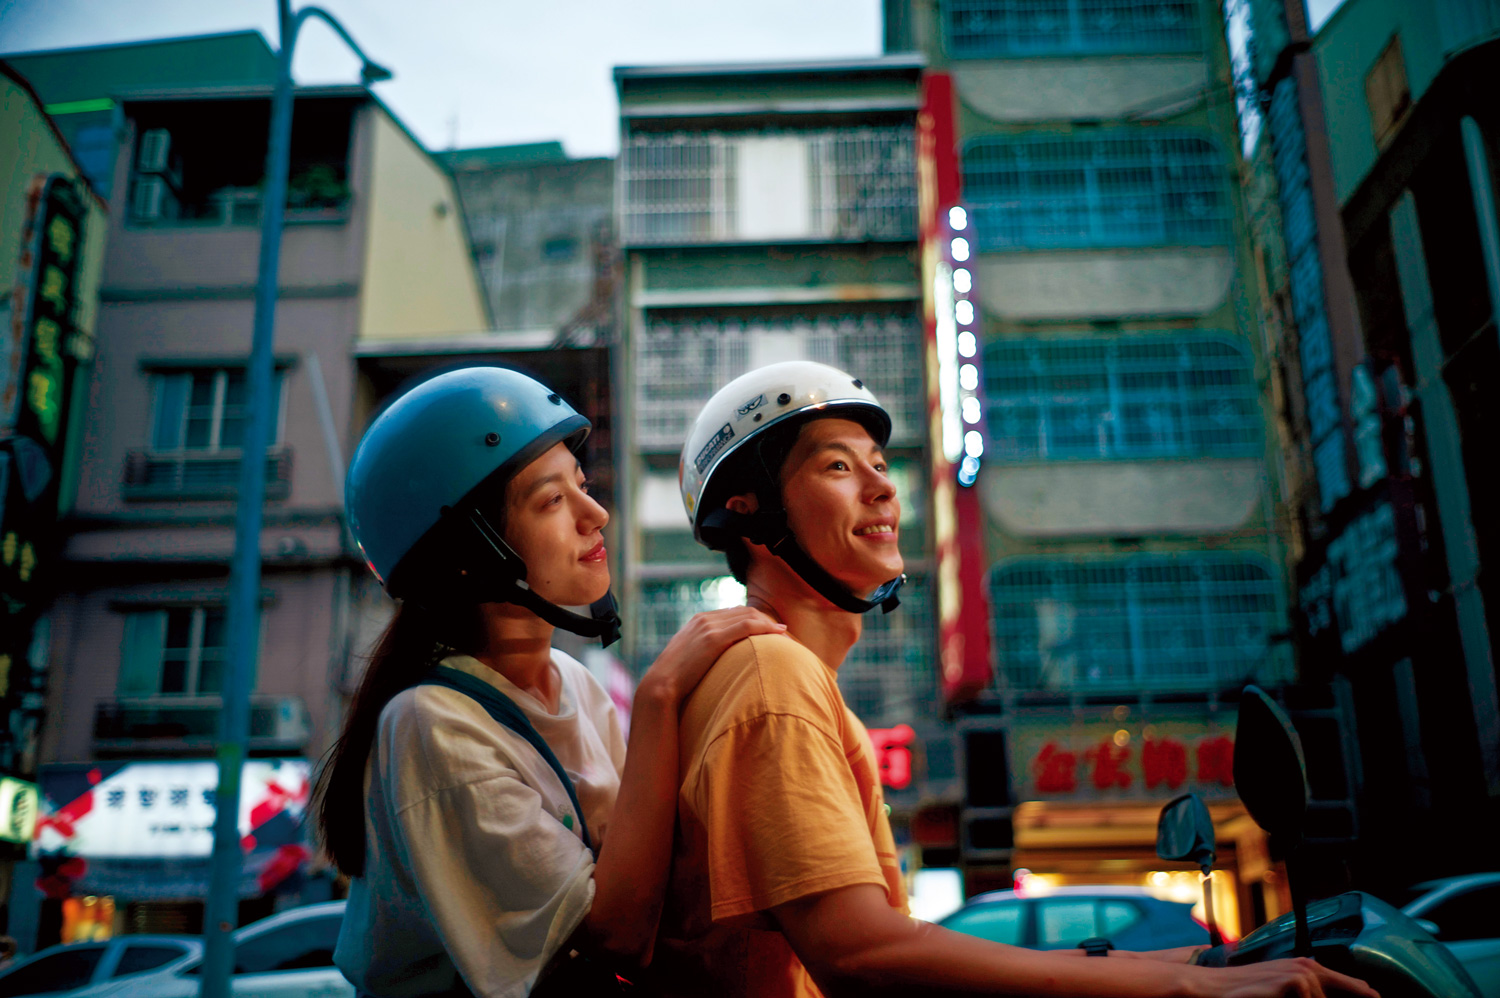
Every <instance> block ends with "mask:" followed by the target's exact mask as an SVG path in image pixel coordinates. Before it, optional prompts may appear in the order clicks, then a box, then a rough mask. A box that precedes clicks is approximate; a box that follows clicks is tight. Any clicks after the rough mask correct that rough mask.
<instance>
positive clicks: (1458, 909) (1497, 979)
mask: <svg viewBox="0 0 1500 998" xmlns="http://www.w3.org/2000/svg"><path fill="white" fill-rule="evenodd" d="M1409 893H1410V894H1411V895H1414V897H1413V898H1412V900H1410V901H1408V902H1407V903H1406V904H1404V905H1403V906H1402V907H1401V910H1402V911H1404V912H1406V913H1407V914H1408V915H1410V916H1411V917H1413V918H1417V919H1421V920H1422V921H1424V922H1426V923H1428V926H1427V928H1428V931H1429V932H1431V933H1432V934H1433V935H1434V936H1436V937H1437V939H1438V941H1439V942H1441V943H1442V944H1443V945H1445V946H1447V947H1448V949H1450V950H1451V951H1452V952H1453V955H1454V956H1455V957H1457V958H1458V962H1459V963H1461V964H1463V965H1464V969H1465V970H1467V971H1468V972H1469V976H1470V977H1472V978H1474V983H1475V984H1477V985H1479V993H1480V994H1482V995H1484V998H1500V872H1496V873H1468V874H1464V875H1463V876H1458V877H1444V878H1442V879H1441V880H1429V881H1427V882H1426V883H1421V884H1417V885H1416V886H1415V887H1413V888H1412V889H1411V891H1410V892H1409Z"/></svg>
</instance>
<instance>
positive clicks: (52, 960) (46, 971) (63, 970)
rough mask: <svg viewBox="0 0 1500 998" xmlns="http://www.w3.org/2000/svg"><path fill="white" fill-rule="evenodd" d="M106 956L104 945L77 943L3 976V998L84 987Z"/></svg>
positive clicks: (0, 994)
mask: <svg viewBox="0 0 1500 998" xmlns="http://www.w3.org/2000/svg"><path fill="white" fill-rule="evenodd" d="M103 956H104V947H103V946H75V947H73V948H71V949H69V950H67V951H66V952H62V953H54V954H53V955H51V956H44V957H42V958H41V959H40V960H33V961H31V962H30V963H28V964H26V966H24V967H20V968H18V969H16V970H14V971H12V972H11V973H9V974H7V975H6V976H5V977H4V978H3V979H0V998H11V996H12V995H34V994H43V993H47V992H52V991H71V990H73V989H74V988H81V987H83V986H84V985H86V984H88V983H89V978H91V977H92V976H93V975H94V968H95V967H97V966H98V965H99V960H100V958H102V957H103Z"/></svg>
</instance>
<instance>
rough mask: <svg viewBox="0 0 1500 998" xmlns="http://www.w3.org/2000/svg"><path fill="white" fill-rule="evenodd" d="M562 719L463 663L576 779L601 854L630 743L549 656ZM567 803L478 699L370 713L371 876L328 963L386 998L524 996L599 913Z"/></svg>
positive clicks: (585, 685) (587, 689)
mask: <svg viewBox="0 0 1500 998" xmlns="http://www.w3.org/2000/svg"><path fill="white" fill-rule="evenodd" d="M552 663H553V666H554V667H555V668H556V669H557V672H558V674H559V676H560V679H561V687H562V696H561V698H560V701H559V703H558V710H557V713H556V714H549V713H548V712H547V709H546V707H545V706H544V705H543V704H542V702H541V701H539V700H537V699H536V698H535V697H533V696H531V695H530V694H528V693H524V692H522V691H521V690H520V689H519V688H517V687H516V686H515V685H514V684H513V683H511V682H510V681H509V680H507V679H506V678H505V677H504V676H501V675H500V674H499V673H497V672H495V671H494V670H493V669H490V668H488V667H487V666H485V665H483V664H482V663H480V662H479V661H477V660H475V659H473V658H470V657H468V656H466V655H457V656H453V657H450V658H448V659H445V660H444V662H443V664H444V665H446V666H450V667H452V668H454V669H458V670H460V671H462V672H466V673H468V674H469V675H471V676H477V677H479V678H480V679H483V680H484V681H485V682H488V683H490V684H491V685H493V686H494V687H495V688H497V689H499V690H500V691H501V692H502V693H504V694H505V695H506V696H508V697H510V698H511V700H513V701H515V703H516V705H517V706H518V707H520V708H521V710H523V711H524V712H525V713H526V717H527V719H528V720H530V721H531V723H532V725H533V726H534V727H535V728H536V730H537V731H538V733H540V734H541V736H542V737H543V738H544V739H545V740H546V742H547V744H548V746H549V747H551V749H552V751H553V753H554V754H556V756H557V758H558V761H559V762H561V763H562V766H563V769H565V770H566V771H567V773H568V776H569V777H570V778H571V779H572V780H573V785H574V787H575V788H576V790H577V792H578V800H579V804H580V805H581V806H582V808H583V813H584V817H585V818H586V819H587V820H588V828H589V836H590V837H591V838H592V840H593V844H594V848H595V849H597V848H598V847H599V845H600V843H601V842H602V841H603V840H604V836H605V834H606V830H607V828H608V825H609V815H610V812H611V811H612V810H613V808H614V803H615V795H616V794H617V793H618V791H619V788H620V772H621V770H622V769H623V768H624V765H625V739H624V737H623V735H622V733H621V730H620V722H619V718H618V717H617V716H616V714H615V709H614V705H613V704H612V703H611V702H610V698H609V694H608V693H606V692H605V691H604V689H603V687H601V686H600V685H599V683H598V682H596V681H595V679H594V677H593V676H591V675H589V673H588V670H587V669H585V668H584V667H583V666H582V665H580V664H579V663H578V662H577V661H576V660H574V659H573V658H570V657H569V656H567V655H565V654H563V653H562V652H559V651H557V650H555V649H554V650H553V652H552ZM572 811H573V804H572V801H570V800H569V798H568V792H567V789H566V788H564V787H563V785H562V782H561V781H560V780H558V778H557V774H556V773H555V772H554V771H553V769H552V767H551V766H549V765H548V764H547V761H546V760H545V759H543V758H542V756H541V754H540V753H538V752H537V751H536V749H535V748H533V747H532V746H531V744H530V743H528V742H527V741H526V740H525V739H524V738H522V737H521V736H520V735H517V734H515V733H514V732H512V731H511V730H510V729H509V728H506V727H504V726H502V725H501V724H499V723H498V722H497V721H495V720H494V718H492V717H490V715H489V714H488V713H487V712H486V711H485V709H484V708H483V707H482V706H480V705H479V703H478V702H476V701H475V700H474V699H473V698H472V697H469V696H466V695H464V694H462V693H459V692H458V691H456V690H450V689H447V688H445V687H438V686H418V687H413V688H412V689H409V690H405V691H403V692H402V693H400V694H398V695H397V696H396V697H394V698H393V699H392V700H391V702H390V703H389V704H387V705H386V707H385V709H384V710H383V711H381V714H380V724H379V729H378V733H377V735H376V738H375V748H374V751H373V752H371V754H370V761H369V763H368V764H367V766H366V769H365V872H364V875H363V876H360V877H356V878H354V880H353V881H351V883H350V885H349V907H348V910H347V911H346V913H345V915H344V924H343V928H342V930H341V931H340V933H339V941H338V947H337V949H336V950H335V952H334V962H335V963H336V964H337V965H338V967H339V969H340V970H342V971H343V972H344V976H346V977H348V978H349V980H350V981H351V982H353V984H354V985H355V987H357V988H359V989H360V990H361V991H367V992H369V993H370V994H373V995H378V996H381V998H406V996H416V995H426V994H433V993H438V992H443V991H447V990H450V989H452V988H453V987H454V985H455V979H454V970H455V967H456V969H457V971H458V972H459V973H460V974H462V976H463V980H464V982H465V983H466V984H467V985H468V987H469V990H471V991H473V992H474V994H475V995H476V996H479V998H501V996H507V998H508V996H512V995H516V996H520V995H525V994H526V993H527V992H528V991H529V990H530V988H531V987H532V985H533V984H535V983H536V977H537V974H538V972H540V970H541V969H542V967H543V965H544V964H545V963H546V962H547V961H548V960H549V959H550V958H551V957H552V955H553V954H554V953H555V952H556V951H557V950H558V948H559V947H560V946H561V945H562V943H563V942H564V941H565V940H567V938H568V937H569V936H571V935H572V934H573V930H574V929H576V928H577V927H578V925H579V923H581V922H582V921H583V918H584V916H585V915H586V914H587V913H588V909H589V905H590V904H591V903H592V902H593V899H594V881H593V871H594V859H593V855H592V854H591V853H590V852H589V851H588V849H586V848H585V847H584V844H583V841H582V839H581V838H580V830H579V825H578V821H577V819H576V816H574V815H573V813H572Z"/></svg>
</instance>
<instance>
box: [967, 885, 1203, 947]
mask: <svg viewBox="0 0 1500 998" xmlns="http://www.w3.org/2000/svg"><path fill="white" fill-rule="evenodd" d="M1192 912H1193V906H1192V905H1191V904H1184V903H1181V902H1178V901H1163V900H1161V899H1160V898H1157V897H1154V896H1152V895H1151V894H1150V893H1148V892H1147V891H1146V890H1145V889H1144V888H1141V887H1058V888H1055V889H1053V890H1050V891H1048V892H1047V893H1046V894H1043V895H1035V894H1019V893H1017V892H1016V891H992V892H990V893H988V894H980V895H978V896H976V897H972V898H970V899H969V900H968V902H967V903H965V904H964V906H963V907H962V908H960V909H958V910H957V911H955V912H954V913H953V914H951V915H949V916H948V917H946V918H944V919H943V920H942V921H940V922H939V923H938V924H939V925H941V926H943V927H944V928H948V929H952V930H954V931H955V932H962V933H964V934H966V935H970V936H978V937H979V938H980V939H989V940H993V941H994V942H998V943H1009V944H1010V945H1012V946H1025V947H1026V948H1028V949H1070V948H1072V947H1074V946H1077V945H1078V944H1079V943H1081V942H1083V940H1085V939H1088V938H1090V937H1093V936H1102V937H1104V938H1105V939H1108V940H1109V941H1110V942H1112V943H1114V944H1115V946H1116V947H1117V948H1119V949H1128V950H1148V949H1168V948H1171V947H1173V946H1201V945H1204V944H1206V943H1207V942H1208V929H1207V928H1205V927H1204V926H1203V925H1202V924H1201V923H1199V922H1198V921H1197V919H1195V918H1194V917H1193V914H1192Z"/></svg>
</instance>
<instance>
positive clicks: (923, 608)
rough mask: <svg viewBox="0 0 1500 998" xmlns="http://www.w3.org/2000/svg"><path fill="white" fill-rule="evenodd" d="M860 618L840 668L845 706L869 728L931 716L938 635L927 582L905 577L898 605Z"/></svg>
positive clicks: (914, 576)
mask: <svg viewBox="0 0 1500 998" xmlns="http://www.w3.org/2000/svg"><path fill="white" fill-rule="evenodd" d="M864 617H865V626H864V634H863V635H862V636H861V637H860V639H859V642H858V643H857V644H855V646H854V647H853V648H851V649H850V650H849V656H848V657H847V658H845V659H844V664H843V665H841V666H839V670H838V678H839V689H840V690H842V691H843V694H844V702H845V703H847V704H848V705H849V709H851V710H853V711H854V713H855V715H856V716H857V717H858V718H859V719H860V720H861V721H863V722H864V723H865V724H866V725H867V726H870V727H888V726H891V725H895V724H910V723H912V721H914V720H921V719H930V718H932V717H935V716H936V713H937V703H938V689H937V675H936V673H935V672H934V670H933V667H932V663H933V655H934V652H935V649H936V645H937V636H936V632H935V631H934V629H933V628H934V625H933V609H932V595H931V590H930V586H929V585H928V581H927V578H926V577H925V576H922V575H917V574H909V575H908V576H907V580H906V585H904V586H902V587H901V605H900V606H899V607H897V608H896V609H895V610H894V611H892V612H891V613H882V612H881V611H879V610H871V611H870V612H869V613H867V614H865V615H864Z"/></svg>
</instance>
